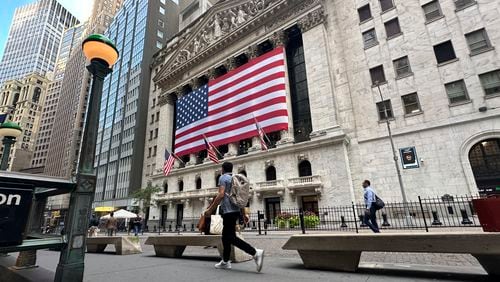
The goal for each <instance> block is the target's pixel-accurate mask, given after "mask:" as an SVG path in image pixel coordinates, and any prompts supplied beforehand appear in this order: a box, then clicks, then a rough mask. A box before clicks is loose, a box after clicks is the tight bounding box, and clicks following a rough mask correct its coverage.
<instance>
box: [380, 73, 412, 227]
mask: <svg viewBox="0 0 500 282" xmlns="http://www.w3.org/2000/svg"><path fill="white" fill-rule="evenodd" d="M377 88H378V93H379V94H380V101H381V103H382V104H383V105H384V115H385V123H386V125H387V132H388V135H389V141H390V142H391V148H392V157H393V159H394V165H395V166H396V173H397V175H398V181H399V188H400V189H401V196H402V197H403V208H404V210H405V217H406V223H407V224H408V225H413V221H412V219H411V214H410V209H409V208H408V200H407V198H406V191H405V187H404V184H403V177H402V176H401V169H400V168H399V163H398V153H397V151H396V146H395V145H394V138H392V130H391V122H390V121H389V111H388V110H387V105H386V104H385V102H384V97H383V96H382V91H381V90H380V83H378V82H377Z"/></svg>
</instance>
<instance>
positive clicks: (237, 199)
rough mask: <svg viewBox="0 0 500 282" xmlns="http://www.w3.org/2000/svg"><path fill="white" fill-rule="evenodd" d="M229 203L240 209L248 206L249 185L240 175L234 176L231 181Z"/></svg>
mask: <svg viewBox="0 0 500 282" xmlns="http://www.w3.org/2000/svg"><path fill="white" fill-rule="evenodd" d="M228 196H229V199H230V200H231V202H232V203H233V204H235V205H237V206H238V207H240V208H244V207H246V206H247V204H248V199H249V198H250V183H249V182H248V178H246V177H245V176H244V175H242V174H235V175H233V177H232V179H231V193H230V194H229V195H228Z"/></svg>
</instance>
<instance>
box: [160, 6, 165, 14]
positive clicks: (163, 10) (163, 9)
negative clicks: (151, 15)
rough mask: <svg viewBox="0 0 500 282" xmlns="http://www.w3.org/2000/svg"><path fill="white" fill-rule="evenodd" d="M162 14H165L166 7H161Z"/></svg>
mask: <svg viewBox="0 0 500 282" xmlns="http://www.w3.org/2000/svg"><path fill="white" fill-rule="evenodd" d="M160 14H162V15H165V8H163V7H160Z"/></svg>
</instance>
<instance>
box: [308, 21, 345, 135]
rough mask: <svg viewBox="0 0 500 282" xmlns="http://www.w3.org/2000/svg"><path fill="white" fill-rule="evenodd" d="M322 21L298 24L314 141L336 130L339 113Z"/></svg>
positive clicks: (325, 33)
mask: <svg viewBox="0 0 500 282" xmlns="http://www.w3.org/2000/svg"><path fill="white" fill-rule="evenodd" d="M321 21H322V17H315V16H314V15H309V16H307V17H305V18H304V19H302V20H301V21H299V28H300V30H301V32H302V41H303V42H304V58H305V64H306V73H307V85H308V90H309V101H310V105H311V109H313V110H312V111H311V120H312V128H313V132H312V133H311V138H317V137H321V136H324V135H329V134H330V133H331V132H334V131H335V130H337V129H338V128H339V127H338V122H337V110H336V104H335V99H334V93H333V91H334V85H333V78H332V76H331V72H330V59H329V58H330V56H329V53H328V52H329V50H328V49H329V43H328V40H327V32H326V29H325V25H324V24H322V22H321Z"/></svg>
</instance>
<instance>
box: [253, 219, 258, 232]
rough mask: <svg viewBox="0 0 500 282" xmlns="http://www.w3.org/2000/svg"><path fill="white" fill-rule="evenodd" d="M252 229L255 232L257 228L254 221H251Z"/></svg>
mask: <svg viewBox="0 0 500 282" xmlns="http://www.w3.org/2000/svg"><path fill="white" fill-rule="evenodd" d="M252 229H253V230H255V229H257V227H256V226H255V220H252Z"/></svg>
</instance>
